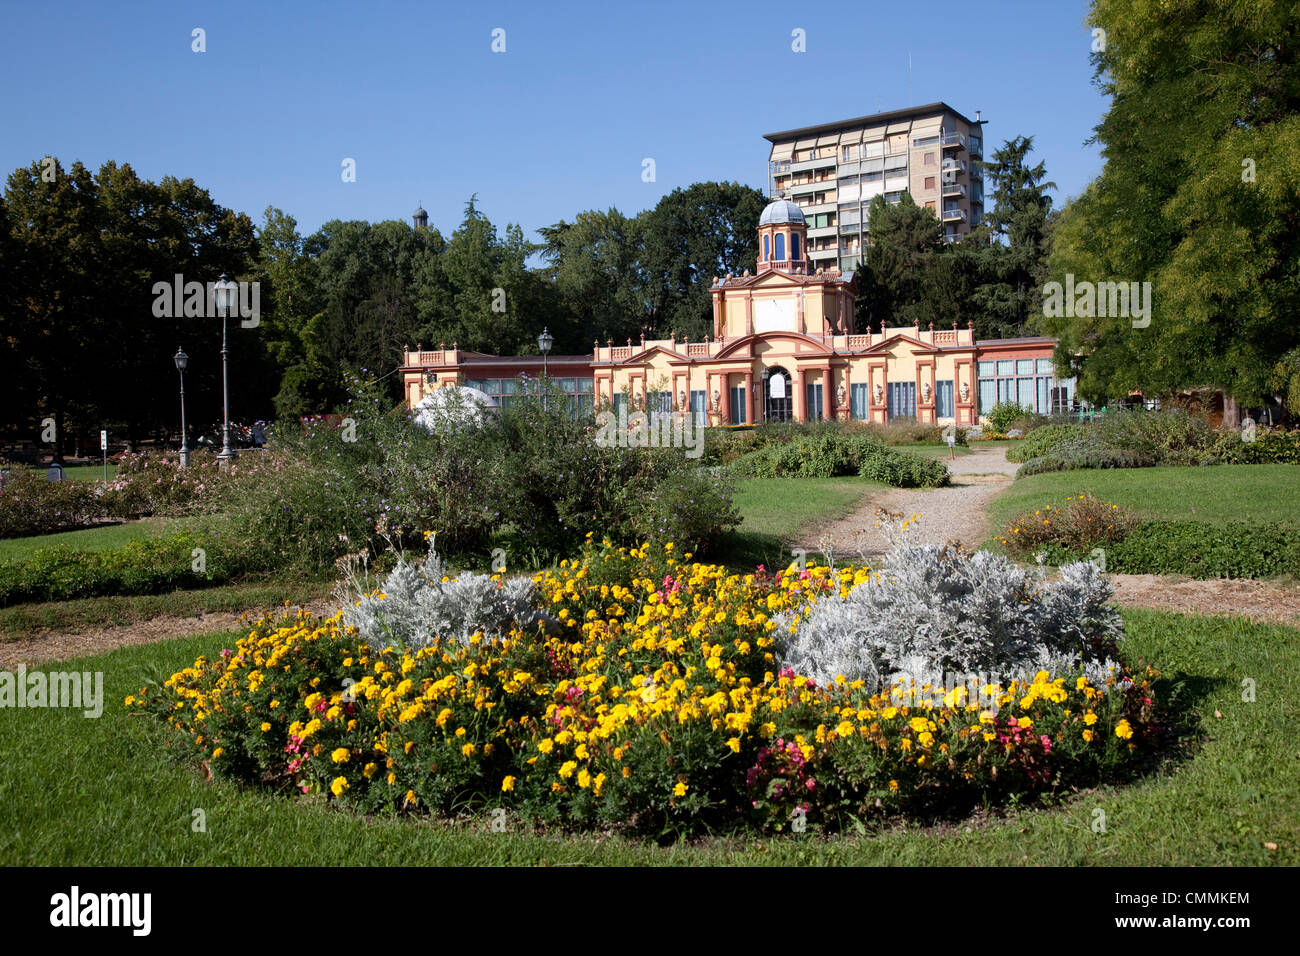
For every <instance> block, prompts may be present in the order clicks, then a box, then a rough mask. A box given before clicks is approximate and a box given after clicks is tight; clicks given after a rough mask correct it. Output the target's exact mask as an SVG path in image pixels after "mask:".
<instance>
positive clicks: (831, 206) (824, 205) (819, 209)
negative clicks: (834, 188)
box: [799, 199, 840, 216]
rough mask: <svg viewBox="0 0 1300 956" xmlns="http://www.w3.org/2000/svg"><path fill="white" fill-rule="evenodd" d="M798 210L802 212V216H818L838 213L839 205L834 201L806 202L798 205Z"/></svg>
mask: <svg viewBox="0 0 1300 956" xmlns="http://www.w3.org/2000/svg"><path fill="white" fill-rule="evenodd" d="M799 208H800V209H802V210H803V214H804V216H820V215H821V214H822V213H824V212H838V211H839V208H840V204H839V203H837V202H836V201H835V200H834V199H829V200H827V201H825V202H808V201H806V200H805V201H804V202H801V203H799Z"/></svg>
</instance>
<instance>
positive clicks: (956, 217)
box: [943, 209, 966, 222]
mask: <svg viewBox="0 0 1300 956" xmlns="http://www.w3.org/2000/svg"><path fill="white" fill-rule="evenodd" d="M943 221H944V222H965V221H966V210H965V209H945V210H944V211H943Z"/></svg>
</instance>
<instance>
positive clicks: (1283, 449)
mask: <svg viewBox="0 0 1300 956" xmlns="http://www.w3.org/2000/svg"><path fill="white" fill-rule="evenodd" d="M1213 454H1214V457H1215V458H1216V459H1217V460H1218V461H1220V462H1222V463H1223V464H1229V465H1239V464H1240V465H1266V464H1275V465H1300V429H1296V430H1294V431H1287V430H1286V429H1284V428H1256V430H1255V436H1254V439H1253V440H1252V441H1244V440H1243V439H1242V433H1241V432H1239V431H1235V430H1222V431H1220V432H1219V434H1218V436H1217V438H1216V440H1215V443H1214V450H1213Z"/></svg>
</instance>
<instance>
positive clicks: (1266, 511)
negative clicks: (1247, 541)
mask: <svg viewBox="0 0 1300 956" xmlns="http://www.w3.org/2000/svg"><path fill="white" fill-rule="evenodd" d="M1083 491H1088V492H1091V493H1092V494H1094V495H1096V496H1097V497H1098V498H1101V499H1102V500H1104V501H1107V502H1109V503H1110V504H1117V505H1126V506H1128V507H1130V508H1134V509H1136V510H1137V511H1139V512H1140V513H1142V514H1143V515H1144V516H1146V517H1149V518H1167V519H1183V520H1194V521H1206V522H1210V523H1217V524H1229V523H1234V522H1265V521H1281V522H1288V523H1292V524H1300V494H1297V492H1298V491H1300V468H1298V467H1296V466H1295V465H1213V466H1208V467H1204V468H1178V467H1161V468H1105V469H1086V470H1081V471H1064V472H1053V473H1051V474H1046V475H1030V476H1029V477H1027V478H1019V479H1017V480H1016V481H1014V482H1012V483H1011V485H1009V486H1008V487H1007V489H1006V490H1005V491H1003V492H1002V493H1001V494H1000V495H998V496H997V498H995V499H994V500H993V502H992V504H991V505H990V507H989V516H990V518H991V519H992V521H993V526H994V527H995V528H997V529H999V530H1001V529H1002V528H1004V527H1005V526H1006V524H1007V522H1008V521H1010V520H1011V519H1012V518H1013V517H1015V516H1016V515H1019V514H1022V513H1024V512H1026V511H1033V510H1034V509H1035V508H1039V507H1041V506H1042V505H1045V504H1051V505H1058V504H1062V503H1064V501H1065V499H1066V497H1068V496H1069V495H1073V494H1078V493H1079V492H1083Z"/></svg>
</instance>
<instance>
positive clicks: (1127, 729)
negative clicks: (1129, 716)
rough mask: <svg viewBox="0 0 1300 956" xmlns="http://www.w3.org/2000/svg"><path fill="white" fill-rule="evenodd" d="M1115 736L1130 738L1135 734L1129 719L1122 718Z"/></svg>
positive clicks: (1121, 738) (1116, 727)
mask: <svg viewBox="0 0 1300 956" xmlns="http://www.w3.org/2000/svg"><path fill="white" fill-rule="evenodd" d="M1115 736H1116V737H1118V738H1119V739H1120V740H1128V739H1129V738H1130V737H1132V736H1133V728H1132V727H1131V726H1130V725H1129V722H1128V721H1127V720H1121V721H1120V722H1119V723H1118V724H1117V725H1116V726H1115Z"/></svg>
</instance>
